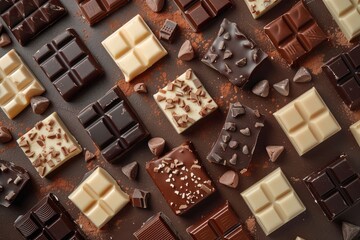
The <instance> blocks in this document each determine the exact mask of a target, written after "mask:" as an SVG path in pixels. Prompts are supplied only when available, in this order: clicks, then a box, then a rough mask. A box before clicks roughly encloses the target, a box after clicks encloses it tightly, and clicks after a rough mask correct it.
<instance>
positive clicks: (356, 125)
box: [350, 120, 360, 147]
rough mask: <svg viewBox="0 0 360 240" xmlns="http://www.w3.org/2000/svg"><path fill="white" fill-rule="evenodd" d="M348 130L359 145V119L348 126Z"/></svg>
mask: <svg viewBox="0 0 360 240" xmlns="http://www.w3.org/2000/svg"><path fill="white" fill-rule="evenodd" d="M350 131H351V133H352V135H353V136H354V138H355V140H356V141H357V143H358V144H359V147H360V120H359V121H357V122H356V123H354V124H353V125H351V126H350Z"/></svg>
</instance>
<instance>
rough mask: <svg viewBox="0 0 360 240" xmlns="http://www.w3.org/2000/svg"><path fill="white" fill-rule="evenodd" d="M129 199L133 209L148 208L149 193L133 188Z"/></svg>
mask: <svg viewBox="0 0 360 240" xmlns="http://www.w3.org/2000/svg"><path fill="white" fill-rule="evenodd" d="M130 198H131V205H132V206H133V207H137V208H148V206H149V205H148V202H149V198H150V192H147V191H144V190H141V189H137V188H135V189H134V192H133V194H132V195H131V196H130Z"/></svg>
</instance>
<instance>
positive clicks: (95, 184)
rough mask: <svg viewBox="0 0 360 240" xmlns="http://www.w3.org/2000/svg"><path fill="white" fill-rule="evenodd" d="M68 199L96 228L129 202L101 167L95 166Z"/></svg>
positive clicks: (101, 225)
mask: <svg viewBox="0 0 360 240" xmlns="http://www.w3.org/2000/svg"><path fill="white" fill-rule="evenodd" d="M69 199H70V200H71V201H72V202H73V203H74V204H75V205H76V206H77V207H78V208H79V209H80V211H81V212H82V213H83V214H84V215H85V216H86V217H88V218H89V220H90V221H91V222H92V223H93V224H94V225H95V226H96V227H97V228H101V227H103V226H104V225H105V224H106V223H107V222H108V221H110V219H111V218H112V217H113V216H115V215H116V214H117V213H118V212H119V211H120V210H121V209H122V208H123V207H124V206H125V205H126V204H127V203H128V202H129V196H128V195H127V194H126V193H125V192H123V191H122V190H121V188H120V186H119V185H118V184H117V182H116V181H115V180H114V178H113V177H112V176H111V175H110V174H109V173H108V172H107V171H105V170H104V169H103V168H101V167H98V168H96V169H95V170H94V171H93V172H92V173H91V174H90V175H89V176H88V177H87V178H86V179H85V180H84V181H83V182H82V183H81V184H80V185H79V186H78V187H77V188H76V189H75V190H74V191H73V192H72V193H71V194H70V196H69Z"/></svg>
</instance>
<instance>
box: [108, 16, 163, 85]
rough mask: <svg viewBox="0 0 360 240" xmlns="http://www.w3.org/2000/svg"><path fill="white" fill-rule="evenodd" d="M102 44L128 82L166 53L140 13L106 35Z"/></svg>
mask: <svg viewBox="0 0 360 240" xmlns="http://www.w3.org/2000/svg"><path fill="white" fill-rule="evenodd" d="M102 45H103V46H104V48H105V49H106V51H107V52H108V53H109V54H110V56H111V57H112V59H113V60H114V61H115V63H116V64H117V65H118V66H119V68H120V69H121V71H122V73H123V74H124V76H125V81H126V82H130V81H131V80H133V79H134V78H135V77H136V76H138V75H140V74H141V73H143V72H145V70H147V69H148V68H150V67H151V66H152V65H154V64H155V63H156V62H157V61H159V60H160V59H161V58H162V57H164V56H165V55H166V54H167V51H166V50H165V48H164V47H163V46H162V45H161V44H160V42H159V40H158V39H157V38H156V37H155V35H154V34H153V32H152V31H151V29H150V28H149V26H148V25H147V24H146V23H145V21H144V19H143V18H142V17H141V16H140V15H136V16H135V17H134V18H132V19H131V20H130V21H129V22H127V23H126V24H125V25H123V26H122V27H120V28H119V29H118V30H116V31H115V32H114V33H113V34H111V35H110V36H109V37H107V38H106V39H105V40H104V41H103V42H102Z"/></svg>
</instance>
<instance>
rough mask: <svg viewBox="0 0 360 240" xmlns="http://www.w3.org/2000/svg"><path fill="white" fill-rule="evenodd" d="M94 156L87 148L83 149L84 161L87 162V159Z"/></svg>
mask: <svg viewBox="0 0 360 240" xmlns="http://www.w3.org/2000/svg"><path fill="white" fill-rule="evenodd" d="M95 157H96V156H95V154H93V153H92V152H90V151H89V150H86V151H85V162H89V161H91V160H93V159H94V158H95Z"/></svg>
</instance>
